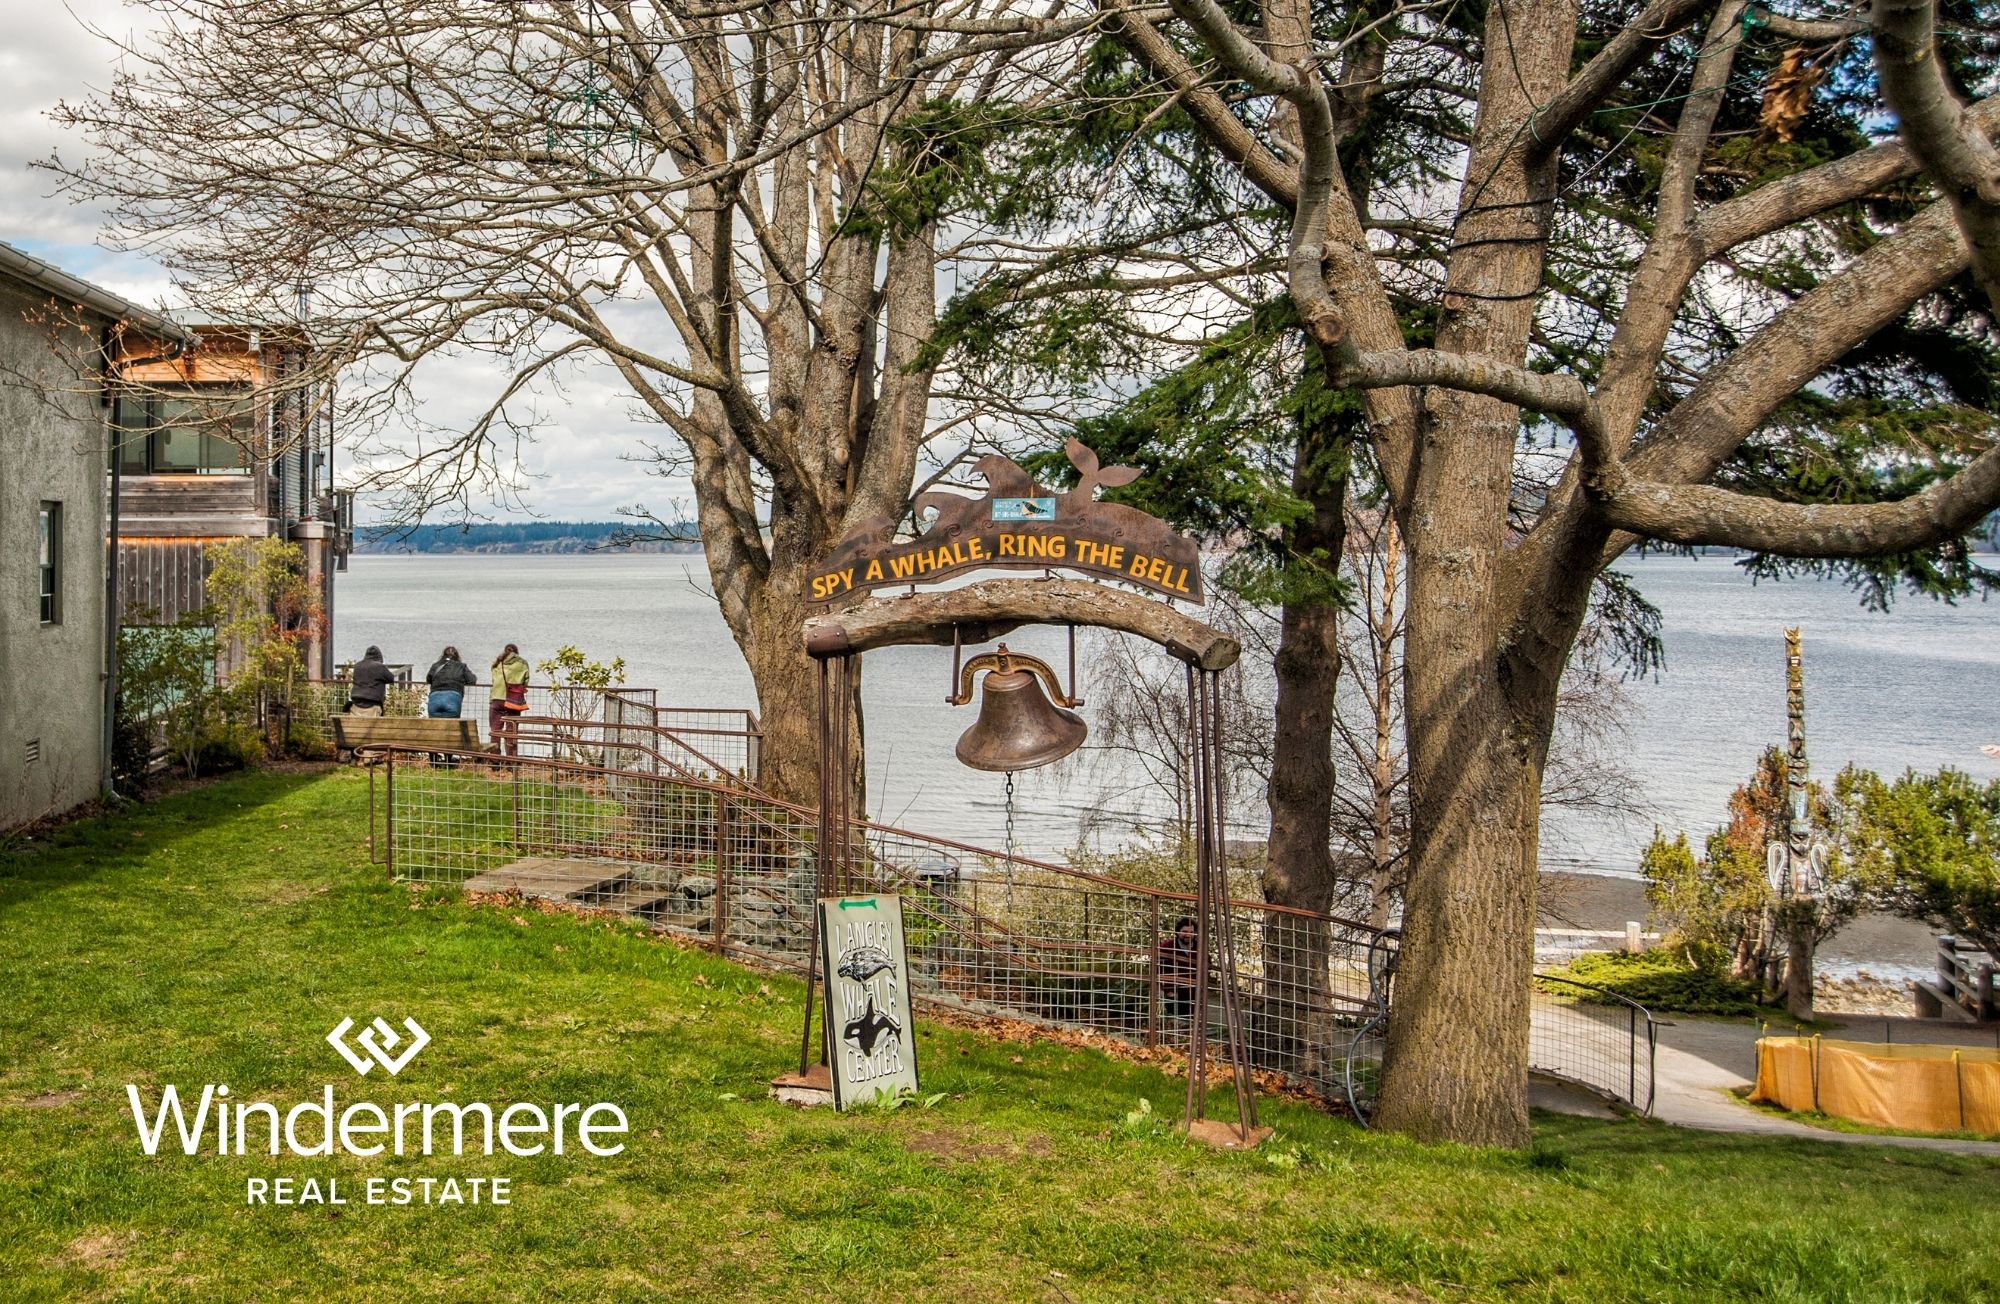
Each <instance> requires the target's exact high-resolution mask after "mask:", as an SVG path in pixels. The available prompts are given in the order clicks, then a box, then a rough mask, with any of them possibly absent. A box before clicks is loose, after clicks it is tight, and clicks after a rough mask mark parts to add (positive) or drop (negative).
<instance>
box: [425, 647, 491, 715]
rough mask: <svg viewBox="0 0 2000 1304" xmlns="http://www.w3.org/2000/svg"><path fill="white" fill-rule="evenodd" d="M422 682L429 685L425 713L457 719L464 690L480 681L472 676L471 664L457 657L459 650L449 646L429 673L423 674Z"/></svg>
mask: <svg viewBox="0 0 2000 1304" xmlns="http://www.w3.org/2000/svg"><path fill="white" fill-rule="evenodd" d="M424 682H425V683H427V684H429V685H430V686H431V695H430V698H429V700H428V701H426V702H425V704H424V714H425V715H428V716H429V717H431V718H432V719H433V720H440V719H442V720H456V719H458V717H459V712H460V711H461V710H463V709H464V707H465V690H466V689H468V688H471V687H473V686H474V685H476V684H477V683H478V682H479V680H478V679H477V678H475V677H474V676H473V673H472V667H470V666H468V665H466V664H465V662H463V661H461V660H459V659H458V649H457V648H455V647H448V648H446V649H445V650H444V654H443V655H442V656H440V657H439V658H438V659H437V660H436V661H433V662H432V663H431V668H430V673H429V674H427V675H425V676H424Z"/></svg>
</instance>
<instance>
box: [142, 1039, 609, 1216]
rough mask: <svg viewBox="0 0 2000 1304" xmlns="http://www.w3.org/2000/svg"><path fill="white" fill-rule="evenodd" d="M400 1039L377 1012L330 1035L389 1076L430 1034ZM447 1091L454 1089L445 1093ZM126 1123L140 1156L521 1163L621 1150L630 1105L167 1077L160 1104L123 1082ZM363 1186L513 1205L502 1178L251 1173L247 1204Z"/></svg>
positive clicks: (359, 1069) (317, 1200)
mask: <svg viewBox="0 0 2000 1304" xmlns="http://www.w3.org/2000/svg"><path fill="white" fill-rule="evenodd" d="M403 1028H404V1030H405V1031H406V1032H407V1033H408V1036H407V1037H405V1036H404V1035H402V1034H401V1033H398V1032H397V1031H396V1030H395V1029H394V1028H392V1027H390V1026H389V1024H388V1023H387V1022H386V1021H384V1020H382V1019H379V1018H378V1019H375V1020H374V1021H372V1022H371V1023H370V1024H369V1025H368V1026H367V1027H365V1028H363V1029H362V1030H361V1031H360V1032H359V1033H355V1034H354V1035H353V1036H350V1035H349V1034H350V1033H353V1032H354V1020H353V1019H352V1018H344V1019H342V1020H341V1021H340V1023H339V1024H338V1026H336V1027H335V1028H334V1029H333V1031H332V1032H329V1033H327V1034H326V1037H325V1041H326V1043H327V1044H328V1045H330V1046H332V1047H333V1048H334V1049H335V1050H336V1051H338V1052H339V1053H340V1057H341V1058H342V1059H344V1060H346V1061H347V1063H348V1066H349V1067H351V1068H352V1069H353V1070H354V1071H355V1072H356V1073H357V1074H359V1075H361V1076H362V1077H367V1076H368V1074H369V1072H370V1071H371V1070H373V1069H375V1068H378V1067H379V1068H381V1069H383V1070H384V1071H385V1072H386V1074H387V1076H389V1077H394V1076H396V1075H397V1074H399V1073H401V1072H402V1071H403V1070H404V1069H406V1068H408V1067H409V1066H410V1063H411V1061H412V1060H414V1059H416V1057H417V1053H418V1052H419V1051H421V1050H423V1048H424V1047H426V1046H428V1045H429V1044H430V1041H431V1036H430V1034H429V1033H428V1032H426V1031H425V1030H424V1027H423V1025H422V1024H420V1023H418V1022H417V1021H416V1020H415V1019H411V1018H405V1019H404V1020H403ZM446 1090H447V1091H449V1090H450V1089H449V1088H446ZM125 1093H126V1096H127V1097H128V1099H129V1100H130V1102H131V1106H132V1122H133V1125H134V1126H135V1127H136V1128H137V1130H138V1134H139V1148H140V1149H141V1150H143V1151H144V1152H145V1153H146V1154H147V1155H150V1156H159V1155H160V1154H161V1151H162V1149H165V1150H166V1152H167V1153H168V1154H169V1155H170V1154H171V1153H172V1151H173V1150H174V1149H175V1147H176V1146H178V1148H179V1149H180V1151H181V1153H182V1154H183V1155H188V1156H195V1155H203V1156H215V1157H218V1158H228V1159H238V1158H244V1157H247V1156H251V1155H257V1154H264V1153H268V1154H270V1155H273V1156H285V1155H290V1156H293V1157H296V1158H300V1159H308V1158H327V1157H333V1156H337V1155H345V1156H351V1157H353V1158H357V1159H372V1158H375V1157H377V1156H395V1157H397V1158H401V1157H403V1156H409V1155H415V1156H422V1157H425V1158H428V1157H430V1156H432V1155H433V1154H442V1155H465V1154H468V1153H470V1154H480V1155H487V1156H492V1155H494V1154H495V1153H496V1152H497V1153H499V1154H502V1155H512V1156H518V1157H522V1158H527V1157H531V1156H536V1155H564V1156H571V1157H573V1158H575V1159H577V1160H579V1161H582V1160H586V1159H607V1158H610V1157H612V1156H614V1155H619V1154H623V1153H624V1151H625V1143H624V1141H622V1140H619V1139H617V1138H620V1137H623V1136H624V1135H625V1134H627V1133H628V1132H629V1131H630V1130H631V1125H630V1123H629V1121H628V1120H627V1119H626V1117H625V1111H624V1110H623V1109H621V1108H619V1107H618V1106H617V1105H615V1104H613V1103H611V1102H610V1101H608V1100H600V1101H597V1102H596V1103H594V1104H588V1105H586V1104H584V1103H582V1102H580V1101H576V1102H572V1101H564V1102H550V1103H548V1104H542V1103H538V1102H534V1101H515V1102H512V1103H510V1104H506V1105H489V1104H487V1103H486V1102H484V1101H477V1100H472V1101H464V1102H459V1101H453V1100H431V1101H426V1100H402V1101H396V1102H393V1103H389V1104H377V1103H376V1102H374V1101H372V1100H354V1101H346V1102H342V1101H340V1100H339V1099H338V1097H337V1096H336V1093H335V1091H334V1088H333V1084H331V1083H327V1084H325V1085H323V1086H322V1087H321V1088H320V1091H319V1094H318V1095H317V1096H307V1097H306V1098H305V1099H303V1100H298V1101H294V1102H289V1103H286V1104H281V1103H279V1102H276V1101H271V1100H249V1101H244V1100H237V1099H235V1098H233V1097H232V1096H231V1095H230V1091H229V1084H228V1083H226V1082H211V1083H207V1084H205V1085H204V1086H203V1087H202V1088H201V1092H200V1095H199V1096H196V1095H195V1094H194V1091H193V1089H192V1088H190V1089H189V1090H188V1091H187V1092H185V1093H184V1092H183V1091H182V1090H181V1088H180V1087H179V1086H178V1085H177V1084H174V1083H168V1084H167V1085H166V1086H164V1087H162V1088H161V1089H160V1094H159V1098H158V1102H157V1104H156V1105H153V1106H150V1107H149V1106H148V1104H147V1102H146V1100H145V1098H144V1097H143V1096H142V1095H141V1093H140V1091H139V1087H138V1084H137V1083H127V1084H126V1085H125ZM357 1186H358V1187H359V1188H360V1199H359V1200H358V1201H357V1202H365V1203H368V1204H398V1205H401V1204H478V1203H487V1204H508V1203H511V1201H510V1200H509V1198H508V1196H509V1192H510V1187H511V1180H510V1179H509V1178H505V1177H465V1176H452V1177H412V1176H395V1177H373V1176H367V1175H365V1174H364V1175H362V1176H361V1177H360V1178H359V1179H358V1180H357V1179H356V1178H354V1177H351V1176H350V1177H316V1176H315V1177H303V1178H297V1177H261V1176H260V1177H250V1178H247V1179H246V1181H245V1191H244V1201H245V1203H247V1204H278V1205H290V1204H346V1203H348V1202H349V1201H348V1199H347V1197H346V1195H345V1194H343V1193H344V1192H346V1191H351V1190H352V1189H353V1188H355V1187H357Z"/></svg>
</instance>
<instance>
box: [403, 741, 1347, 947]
mask: <svg viewBox="0 0 2000 1304" xmlns="http://www.w3.org/2000/svg"><path fill="white" fill-rule="evenodd" d="M382 750H383V751H385V752H389V751H396V752H406V753H409V754H410V755H413V756H436V755H445V756H451V755H461V756H477V757H483V758H485V759H488V760H491V759H492V754H491V753H490V752H458V751H455V750H454V749H448V748H444V749H441V748H435V747H401V746H396V747H385V748H383V749H382ZM506 763H507V764H509V765H554V766H562V767H565V768H569V769H586V770H588V769H596V770H605V769H606V767H604V766H592V765H590V764H588V763H587V762H582V761H568V760H561V759H558V758H555V757H541V756H510V757H508V758H506ZM607 773H618V771H607ZM682 782H685V783H688V784H691V785H692V786H694V787H697V788H701V789H703V790H705V791H707V792H708V793H710V794H712V795H714V796H718V797H729V798H735V799H738V800H740V799H742V798H745V797H749V798H753V799H755V800H757V801H763V802H769V803H770V804H771V805H773V806H777V807H780V808H782V809H784V810H788V811H791V812H792V813H793V814H795V815H798V816H800V817H801V818H803V819H811V820H817V819H818V818H819V814H818V812H817V811H815V810H813V809H812V808H811V807H809V806H802V805H800V804H798V803H797V802H790V801H786V800H785V799H784V798H782V797H774V796H772V795H771V794H770V793H767V792H762V791H759V790H757V789H755V788H732V787H729V786H726V785H724V784H720V783H717V782H715V781H714V780H712V779H704V778H702V777H701V776H699V775H693V776H692V777H689V778H686V779H684V780H682ZM850 822H851V826H852V827H853V828H856V829H859V830H861V831H863V832H865V833H879V834H887V835H889V836H892V837H899V838H908V839H910V840H911V841H913V842H925V843H929V844H930V845H932V846H937V847H949V848H950V849H952V850H953V851H962V852H967V853H969V854H971V855H974V856H980V857H984V858H986V859H989V860H999V859H1002V858H1005V856H1006V853H1005V852H999V851H995V850H993V849H992V848H990V847H976V846H973V845H972V844H971V843H966V842H956V841H954V840H952V839H950V838H943V837H939V836H937V835H936V834H933V833H919V832H917V831H915V830H914V829H906V828H902V827H899V826H897V825H894V824H880V823H877V822H876V821H874V820H871V819H869V818H868V817H867V816H865V815H854V816H851V817H850ZM1012 859H1013V863H1014V864H1015V865H1017V866H1020V867H1023V868H1027V869H1036V870H1041V871H1044V872H1046V873H1051V874H1056V875H1060V876H1061V877H1063V878H1069V879H1076V880H1079V881H1082V882H1088V883H1095V884H1098V885H1100V886H1102V887H1107V888H1116V889H1119V890H1121V891H1125V892H1137V893H1140V894H1141V895H1143V896H1150V897H1158V898H1159V899H1160V900H1162V901H1178V902H1183V903H1186V904H1193V903H1194V902H1195V900H1196V897H1195V894H1194V893H1192V892H1182V891H1180V890H1178V889H1175V888H1163V887H1152V886H1150V885H1148V884H1145V883H1131V882H1127V881H1126V880H1124V879H1119V878H1112V877H1110V876H1109V875H1105V874H1099V873H1095V872H1094V871H1091V870H1087V869H1078V868H1076V867H1075V866H1074V865H1059V864H1056V863H1055V862H1053V861H1046V860H1033V859H1030V858H1028V857H1026V856H1021V855H1016V856H1014V857H1012ZM1230 905H1231V907H1232V908H1236V909H1244V910H1256V911H1259V912H1262V913H1264V914H1267V915H1283V916H1289V917H1291V918H1295V919H1300V920H1305V921H1310V922H1313V923H1326V924H1331V925H1333V926H1335V927H1337V928H1346V929H1351V930H1354V931H1357V932H1364V933H1379V932H1381V931H1382V930H1381V929H1379V928H1377V927H1375V926H1374V925H1373V924H1370V923H1367V922H1365V921H1363V920H1359V919H1350V918H1348V917H1346V916H1344V915H1335V914H1327V913H1323V912H1321V911H1317V910H1309V909H1307V908H1305V907H1304V906H1287V905H1280V904H1278V903H1276V902H1272V901H1255V900H1251V899H1249V898H1247V897H1231V898H1230Z"/></svg>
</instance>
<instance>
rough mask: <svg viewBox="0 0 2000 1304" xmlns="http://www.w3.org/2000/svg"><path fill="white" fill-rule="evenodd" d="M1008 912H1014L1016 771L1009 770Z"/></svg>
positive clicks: (1010, 913)
mask: <svg viewBox="0 0 2000 1304" xmlns="http://www.w3.org/2000/svg"><path fill="white" fill-rule="evenodd" d="M1006 848H1007V913H1008V914H1009V915H1010V916H1011V915H1012V914H1013V913H1014V772H1013V771H1012V770H1009V771H1007V842H1006Z"/></svg>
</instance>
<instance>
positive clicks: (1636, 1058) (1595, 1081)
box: [1528, 973, 1660, 1114]
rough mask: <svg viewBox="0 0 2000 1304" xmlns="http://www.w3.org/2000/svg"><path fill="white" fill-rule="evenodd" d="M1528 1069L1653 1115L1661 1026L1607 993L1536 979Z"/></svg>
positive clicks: (1558, 980)
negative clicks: (1574, 1084) (1656, 1056)
mask: <svg viewBox="0 0 2000 1304" xmlns="http://www.w3.org/2000/svg"><path fill="white" fill-rule="evenodd" d="M1530 1004H1531V1011H1530V1021H1529V1025H1528V1065H1529V1067H1530V1068H1531V1069H1533V1070H1534V1071H1536V1072H1540V1073H1546V1074H1548V1075H1549V1076H1551V1077H1557V1078H1562V1079H1564V1080H1566V1081H1569V1082H1574V1083H1578V1084H1580V1085H1582V1086H1585V1087H1590V1088H1592V1089H1594V1090H1596V1091H1600V1092H1602V1093H1604V1094H1605V1095H1607V1096H1610V1097H1612V1098H1613V1099H1616V1100H1622V1101H1624V1102H1625V1103H1626V1104H1629V1105H1630V1106H1632V1108H1634V1109H1636V1110H1638V1111H1639V1112H1640V1113H1642V1114H1650V1113H1652V1112H1653V1093H1654V1086H1655V1066H1654V1057H1655V1055H1656V1053H1657V1052H1658V1050H1659V1043H1660V1037H1659V1029H1660V1024H1659V1021H1658V1020H1656V1019H1655V1018H1654V1017H1653V1013H1652V1011H1650V1010H1648V1009H1647V1008H1646V1007H1645V1006H1643V1005H1641V1004H1639V1003H1638V1002H1637V1001H1634V1000H1630V999H1628V998H1626V997H1624V996H1621V995H1619V994H1618V993H1617V992H1614V991H1611V990H1609V989H1608V988H1604V987H1599V986H1597V985H1595V984H1593V983H1584V982H1578V981H1576V980H1575V979H1573V978H1563V977H1559V976H1556V975H1554V974H1545V973H1538V974H1536V975H1535V986H1534V995H1533V998H1532V1000H1531V1003H1530Z"/></svg>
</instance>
